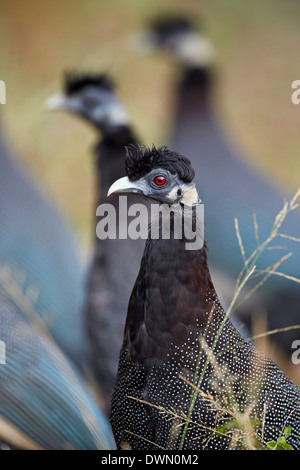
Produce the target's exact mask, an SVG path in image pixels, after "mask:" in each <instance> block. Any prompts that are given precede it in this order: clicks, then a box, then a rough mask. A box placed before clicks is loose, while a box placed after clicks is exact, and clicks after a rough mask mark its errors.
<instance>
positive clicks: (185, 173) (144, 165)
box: [125, 145, 195, 183]
mask: <svg viewBox="0 0 300 470" xmlns="http://www.w3.org/2000/svg"><path fill="white" fill-rule="evenodd" d="M125 167H126V173H127V176H128V178H129V179H130V181H137V180H138V179H140V178H142V177H143V176H145V175H146V174H147V173H149V172H150V171H151V170H153V169H155V168H163V169H165V170H168V171H169V172H170V173H172V174H178V175H179V177H180V179H181V180H182V181H184V182H185V183H190V182H191V181H192V180H193V178H194V176H195V172H194V169H193V168H192V166H191V162H190V160H189V159H188V158H186V157H183V156H182V155H180V154H178V153H176V152H173V151H171V150H169V149H168V148H167V147H166V146H163V147H158V148H156V147H155V146H154V145H153V146H152V148H151V149H150V148H147V147H140V146H137V145H130V146H128V147H126V159H125Z"/></svg>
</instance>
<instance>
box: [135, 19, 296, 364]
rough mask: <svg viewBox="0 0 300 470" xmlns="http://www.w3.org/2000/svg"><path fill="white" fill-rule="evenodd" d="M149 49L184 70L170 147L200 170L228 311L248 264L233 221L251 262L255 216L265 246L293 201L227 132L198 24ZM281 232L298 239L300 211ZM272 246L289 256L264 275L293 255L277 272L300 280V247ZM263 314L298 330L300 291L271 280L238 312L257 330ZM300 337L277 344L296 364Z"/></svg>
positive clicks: (153, 35) (268, 258)
mask: <svg viewBox="0 0 300 470" xmlns="http://www.w3.org/2000/svg"><path fill="white" fill-rule="evenodd" d="M143 42H147V45H148V50H149V46H150V49H152V50H153V49H161V50H164V51H167V53H168V54H169V55H170V56H171V57H172V58H173V59H174V62H175V64H176V66H177V67H178V70H179V77H178V84H177V85H176V86H175V96H174V100H175V105H174V111H173V123H172V127H171V135H170V138H169V144H170V146H171V147H172V148H173V149H174V150H175V151H178V152H179V153H183V154H187V155H189V158H190V160H191V162H192V165H193V167H194V168H195V171H196V182H197V185H199V187H201V193H202V197H203V201H204V205H205V208H206V212H207V215H206V217H205V223H206V234H207V237H208V239H209V242H210V243H209V246H210V249H209V252H208V260H209V263H210V266H211V273H212V278H213V280H214V283H215V285H216V286H217V290H218V293H219V295H220V297H221V299H222V301H223V302H224V305H228V304H229V303H230V301H231V299H232V296H233V291H234V286H235V282H236V280H237V278H238V276H239V273H240V270H241V267H242V263H243V258H242V254H241V250H240V246H239V243H238V239H237V236H236V227H235V222H234V219H235V218H237V220H238V226H239V231H240V235H241V239H242V242H243V245H244V249H245V256H246V257H249V256H250V255H251V253H253V251H254V250H256V248H257V245H258V241H257V238H256V235H255V233H256V232H255V226H254V219H253V211H254V210H255V213H256V221H257V226H258V232H257V234H258V240H259V243H262V242H264V241H265V240H266V239H267V238H268V237H269V235H270V233H271V230H272V227H273V222H274V219H275V216H276V215H277V214H278V213H279V211H280V210H281V209H282V207H283V204H284V199H290V196H289V195H288V191H286V193H285V194H284V191H283V189H282V188H281V187H280V184H276V183H275V182H274V181H271V179H270V178H269V179H267V177H264V176H262V174H260V173H259V171H258V170H257V169H256V168H255V165H254V164H251V161H250V159H249V157H247V156H242V155H241V153H240V152H239V150H238V149H237V148H236V146H235V145H234V144H233V142H232V141H230V137H229V136H228V135H226V132H225V131H224V129H223V128H222V124H221V122H219V120H218V116H217V112H216V110H215V106H214V96H215V95H214V92H215V85H216V78H217V76H218V71H217V65H216V54H215V51H214V50H213V47H212V46H211V44H210V43H209V41H208V40H207V39H206V38H205V36H204V35H203V33H202V32H201V31H198V30H197V28H196V27H195V26H194V24H193V21H191V20H190V19H186V18H183V17H175V16H174V17H170V18H161V19H159V20H156V21H154V22H153V24H152V25H151V27H150V28H149V30H148V33H146V32H145V33H144V35H143V36H142V37H141V41H140V44H142V43H143ZM280 231H281V233H283V234H285V235H288V236H291V237H296V238H299V233H300V214H299V211H298V210H297V211H296V212H294V213H293V214H292V216H288V217H287V218H286V220H285V221H284V224H283V225H282V227H281V228H280ZM273 245H274V246H278V245H279V246H285V247H286V249H285V251H282V250H281V251H278V250H277V251H276V250H265V251H264V252H263V253H262V255H261V257H260V266H259V267H260V269H262V270H263V269H265V268H267V267H269V266H271V265H272V264H273V263H274V262H275V261H277V260H279V259H280V258H281V257H282V256H283V255H285V254H288V253H292V256H290V257H289V258H288V259H286V260H285V261H284V262H283V264H282V265H281V266H280V267H279V268H278V271H281V272H283V273H284V274H286V275H288V276H292V277H294V278H298V279H299V278H300V245H299V243H296V242H295V241H293V240H291V239H288V238H281V237H277V238H276V239H275V240H274V242H273ZM274 253H276V257H274ZM260 279H262V277H261V278H260ZM257 282H258V280H257V278H255V279H253V280H252V279H250V280H249V283H248V287H249V290H251V289H252V288H253V287H254V286H255V285H256V284H257ZM287 305H288V307H289V308H288V309H286V306H287ZM258 311H261V312H264V313H265V314H266V315H267V323H268V329H270V330H272V329H275V328H282V327H289V326H291V325H297V324H299V315H300V290H299V284H298V283H295V282H293V281H291V280H289V279H287V278H284V277H281V276H276V275H271V276H270V277H269V278H268V279H267V281H266V282H265V283H264V285H263V287H262V288H260V289H258V290H257V291H256V292H255V294H254V295H252V296H251V297H250V299H248V301H247V303H245V304H243V305H241V306H240V308H239V310H238V312H237V313H238V315H240V319H241V320H240V321H243V322H245V323H246V325H247V326H248V328H250V327H251V316H252V313H253V312H258ZM298 337H299V330H296V329H294V330H291V331H289V332H283V333H279V334H277V335H274V336H272V340H274V341H276V342H277V345H278V346H280V347H281V348H282V352H283V351H285V352H286V353H287V354H288V356H289V357H290V352H291V344H292V341H293V340H295V339H297V338H298Z"/></svg>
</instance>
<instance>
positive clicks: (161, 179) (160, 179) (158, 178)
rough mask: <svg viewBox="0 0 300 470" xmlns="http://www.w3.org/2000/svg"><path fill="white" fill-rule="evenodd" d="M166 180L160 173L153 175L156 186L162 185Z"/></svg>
mask: <svg viewBox="0 0 300 470" xmlns="http://www.w3.org/2000/svg"><path fill="white" fill-rule="evenodd" d="M166 182H167V180H166V178H165V177H164V176H162V175H159V176H155V178H154V183H155V184H156V185H157V186H163V185H164V184H166Z"/></svg>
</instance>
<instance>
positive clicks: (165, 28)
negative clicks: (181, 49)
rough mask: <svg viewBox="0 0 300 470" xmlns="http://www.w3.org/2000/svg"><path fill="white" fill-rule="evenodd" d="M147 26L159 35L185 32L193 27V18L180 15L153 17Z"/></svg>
mask: <svg viewBox="0 0 300 470" xmlns="http://www.w3.org/2000/svg"><path fill="white" fill-rule="evenodd" d="M149 27H150V29H151V30H153V31H155V32H156V33H158V34H160V35H164V36H167V35H172V34H176V33H186V32H189V31H192V30H193V29H194V24H193V20H192V18H190V17H183V16H181V15H173V16H171V15H169V16H160V17H158V18H155V19H153V20H152V21H151V22H150V24H149Z"/></svg>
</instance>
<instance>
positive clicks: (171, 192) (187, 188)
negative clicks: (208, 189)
mask: <svg viewBox="0 0 300 470" xmlns="http://www.w3.org/2000/svg"><path fill="white" fill-rule="evenodd" d="M159 176H160V177H164V178H165V183H164V184H162V185H158V184H157V183H156V182H155V179H156V178H157V177H159ZM191 191H193V192H194V194H193V199H192V200H191V203H190V204H189V201H187V200H185V196H186V194H187V193H188V192H191ZM113 192H123V193H126V192H131V193H139V194H141V195H144V196H145V197H147V198H151V199H152V200H154V201H157V202H159V203H160V204H164V203H165V204H169V205H174V204H178V203H180V202H182V203H186V204H189V205H193V204H197V203H198V202H199V198H198V194H197V190H196V188H195V184H194V183H189V184H186V183H183V182H182V181H181V180H180V179H179V177H178V175H173V174H172V173H170V172H169V171H168V170H164V169H154V170H152V171H151V172H150V173H148V174H147V175H146V176H144V177H143V178H140V179H139V180H138V181H130V180H129V179H128V178H127V177H124V178H121V179H120V180H118V181H116V182H115V183H114V184H113V185H112V186H111V188H110V190H109V193H108V194H112V193H113Z"/></svg>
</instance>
